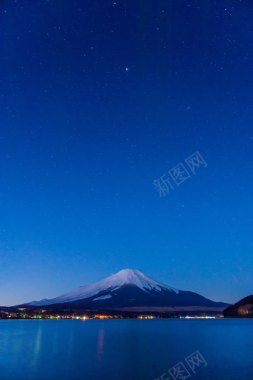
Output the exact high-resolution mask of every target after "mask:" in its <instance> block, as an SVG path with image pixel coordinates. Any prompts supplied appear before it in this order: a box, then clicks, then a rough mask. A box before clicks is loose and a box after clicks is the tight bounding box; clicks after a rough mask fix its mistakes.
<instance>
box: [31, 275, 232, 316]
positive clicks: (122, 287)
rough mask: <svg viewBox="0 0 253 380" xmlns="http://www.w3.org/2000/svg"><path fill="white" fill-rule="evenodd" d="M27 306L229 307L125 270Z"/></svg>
mask: <svg viewBox="0 0 253 380" xmlns="http://www.w3.org/2000/svg"><path fill="white" fill-rule="evenodd" d="M27 306H32V307H36V306H40V307H41V306H43V307H54V306H55V307H62V308H63V307H71V308H84V309H97V310H100V309H103V310H110V309H111V310H116V309H119V310H123V309H124V310H126V309H128V310H130V309H133V310H134V309H136V308H140V307H142V308H143V307H144V308H150V307H153V308H166V307H167V308H170V307H172V308H175V307H181V308H185V307H186V308H189V307H205V308H218V309H219V308H221V309H224V308H225V307H226V306H227V304H224V303H221V302H214V301H211V300H209V299H207V298H205V297H203V296H201V295H199V294H197V293H193V292H189V291H183V290H177V289H174V288H172V287H170V286H168V285H166V284H163V283H161V282H158V281H155V280H153V279H152V278H150V277H148V276H146V275H145V274H143V273H142V272H140V271H138V270H135V269H124V270H121V271H120V272H118V273H116V274H114V275H112V276H110V277H107V278H105V279H104V280H102V281H99V282H96V283H94V284H91V285H87V286H80V287H79V288H77V289H74V290H72V291H70V292H68V293H66V294H63V295H61V296H59V297H56V298H53V299H43V300H41V301H33V302H30V303H29V304H27Z"/></svg>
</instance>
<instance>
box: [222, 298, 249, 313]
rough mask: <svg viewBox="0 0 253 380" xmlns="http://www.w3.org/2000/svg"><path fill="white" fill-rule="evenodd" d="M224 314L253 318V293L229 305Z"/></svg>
mask: <svg viewBox="0 0 253 380" xmlns="http://www.w3.org/2000/svg"><path fill="white" fill-rule="evenodd" d="M223 314H224V316H225V317H241V318H253V295H251V296H248V297H245V298H243V299H242V300H240V301H239V302H237V303H236V304H235V305H231V306H229V307H228V308H227V309H226V310H224V312H223Z"/></svg>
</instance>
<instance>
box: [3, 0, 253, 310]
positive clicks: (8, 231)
mask: <svg viewBox="0 0 253 380" xmlns="http://www.w3.org/2000/svg"><path fill="white" fill-rule="evenodd" d="M252 20H253V4H252V1H247V0H241V1H240V0H234V1H233V0H229V1H228V0H217V1H214V0H199V1H198V0H187V1H184V0H178V1H174V0H166V1H165V0H124V1H123V0H115V1H113V0H100V1H98V0H86V1H83V0H71V1H70V0H36V1H35V0H2V1H1V5H0V53H1V54H0V215H1V217H0V270H1V272H0V273H1V274H0V305H13V304H17V303H21V302H25V301H31V300H33V299H41V298H45V297H54V296H57V295H59V294H61V293H64V292H65V291H68V290H70V289H72V288H75V287H77V286H79V285H83V284H87V283H89V282H94V281H97V280H100V279H102V278H103V277H105V276H108V275H110V274H112V273H114V272H116V271H118V270H120V269H123V268H136V269H139V270H141V271H143V272H144V273H146V274H147V275H150V276H151V277H153V278H155V279H157V280H160V281H163V282H166V283H168V284H169V285H171V286H173V287H175V288H179V289H185V290H192V291H196V292H199V293H201V294H203V295H205V296H207V297H210V298H212V299H215V300H222V301H228V302H233V301H237V300H238V299H240V298H242V297H244V296H247V295H249V294H252V293H253V281H252V279H253V275H252V268H253V265H252V264H253V233H252V232H253V231H252V230H253V228H252V222H253V220H252V215H253V202H252V201H253V191H252V185H253V177H252V172H253V170H252V169H253V75H252V74H253V22H252ZM197 151H198V152H200V153H201V155H202V156H203V158H204V159H205V162H206V163H207V167H204V166H203V165H202V166H200V167H199V168H198V169H197V171H196V173H195V175H193V174H192V175H191V177H190V178H188V179H187V180H185V181H184V182H183V183H182V184H180V185H179V186H174V188H173V190H171V191H170V192H169V193H168V194H166V195H165V196H163V197H162V196H160V194H159V191H157V188H155V186H154V183H153V181H155V180H157V179H159V178H160V177H162V176H164V175H166V179H167V176H168V172H169V171H170V170H171V169H173V168H174V167H175V166H176V165H177V164H179V163H183V164H184V167H185V165H186V164H185V160H186V159H187V158H188V157H189V156H190V155H192V154H193V153H195V152H197ZM163 178H165V177H163ZM166 183H167V182H166ZM174 185H175V184H174Z"/></svg>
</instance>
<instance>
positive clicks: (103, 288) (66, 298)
mask: <svg viewBox="0 0 253 380" xmlns="http://www.w3.org/2000/svg"><path fill="white" fill-rule="evenodd" d="M127 285H128V286H135V287H138V288H139V289H141V290H142V291H144V292H149V291H162V290H167V291H168V290H169V291H170V292H174V293H178V290H176V289H173V288H171V287H169V286H167V285H165V284H162V283H160V282H157V281H155V280H153V279H152V278H150V277H148V276H146V275H145V274H144V273H142V272H140V271H139V270H137V269H123V270H121V271H119V272H117V273H115V274H113V275H111V276H109V277H106V278H105V279H104V280H101V281H98V282H96V283H94V284H91V285H86V286H80V287H79V288H77V289H74V290H72V291H70V292H68V293H66V294H63V295H62V296H59V297H56V298H53V299H44V300H41V301H33V302H31V303H30V305H34V306H42V305H50V304H56V303H65V302H73V301H77V300H82V299H85V298H90V297H94V296H96V295H98V297H99V294H100V293H109V292H110V291H113V290H116V289H119V288H121V287H123V286H127ZM107 298H109V296H108V297H107Z"/></svg>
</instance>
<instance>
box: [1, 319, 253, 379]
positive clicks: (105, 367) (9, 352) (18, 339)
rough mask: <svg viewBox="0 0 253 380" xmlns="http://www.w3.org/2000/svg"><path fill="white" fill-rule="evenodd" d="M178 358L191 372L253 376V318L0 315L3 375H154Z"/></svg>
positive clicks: (226, 376)
mask: <svg viewBox="0 0 253 380" xmlns="http://www.w3.org/2000/svg"><path fill="white" fill-rule="evenodd" d="M196 351H199V352H200V353H201V355H202V357H200V356H199V358H200V359H201V360H199V361H198V362H197V364H198V365H196V366H194V367H192V368H193V369H194V371H191V367H190V366H188V363H187V362H186V357H188V356H190V355H192V354H193V353H194V352H196ZM178 362H182V363H184V365H185V368H186V369H187V370H188V373H189V375H191V379H196V380H208V379H210V380H214V379H215V380H238V379H240V380H252V379H253V320H242V319H231V320H222V319H217V320H177V319H169V320H105V321H101V320H87V321H80V320H58V321H56V320H44V321H43V320H12V321H5V320H2V321H0V379H1V380H29V379H30V380H31V379H34V380H35V379H36V380H42V379H43V380H53V379H54V380H58V379H61V380H79V379H80V380H81V379H82V380H86V379H87V380H116V379H117V380H119V379H120V380H146V379H147V380H149V379H150V380H152V379H154V378H159V377H160V376H161V375H162V374H164V373H165V372H167V371H168V370H169V369H171V368H172V367H174V366H175V365H176V364H177V363H178ZM189 375H188V376H189ZM174 376H175V372H174ZM188 378H190V377H188ZM164 379H166V376H165V377H164ZM168 379H173V377H168ZM175 379H179V380H181V379H183V377H182V376H181V378H180V377H179V375H178V377H175Z"/></svg>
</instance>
